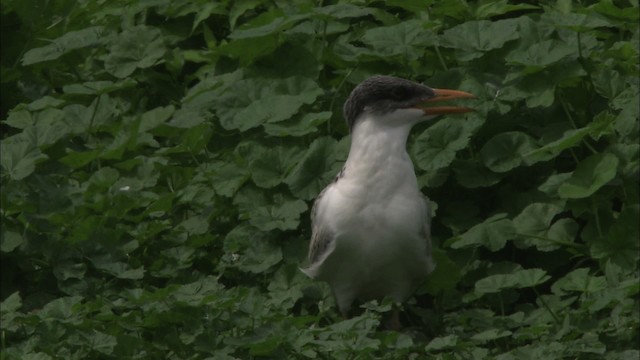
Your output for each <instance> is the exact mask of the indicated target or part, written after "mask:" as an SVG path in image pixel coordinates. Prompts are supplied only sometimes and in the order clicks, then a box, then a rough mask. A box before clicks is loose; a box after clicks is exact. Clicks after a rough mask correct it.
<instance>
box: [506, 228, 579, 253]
mask: <svg viewBox="0 0 640 360" xmlns="http://www.w3.org/2000/svg"><path fill="white" fill-rule="evenodd" d="M516 235H517V236H523V237H529V238H533V239H537V240H542V241H547V242H550V243H554V244H557V245H564V246H567V247H572V248H575V249H578V250H579V251H580V252H581V253H586V246H585V245H582V244H576V243H574V242H570V241H565V240H557V239H550V238H547V237H544V236H538V235H533V234H524V233H516Z"/></svg>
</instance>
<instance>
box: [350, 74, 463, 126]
mask: <svg viewBox="0 0 640 360" xmlns="http://www.w3.org/2000/svg"><path fill="white" fill-rule="evenodd" d="M473 97H474V96H473V95H471V94H469V93H467V92H464V91H458V90H446V89H432V88H430V87H428V86H426V85H422V84H419V83H417V82H414V81H410V80H405V79H401V78H397V77H393V76H383V75H376V76H372V77H370V78H368V79H367V80H365V81H363V82H361V83H360V84H359V85H358V86H356V87H355V89H353V91H352V92H351V95H349V98H348V99H347V101H346V102H345V104H344V108H343V111H344V117H345V120H346V121H347V124H348V125H349V130H353V127H354V125H355V123H356V122H357V120H358V119H359V118H360V117H361V116H362V115H363V114H367V113H368V114H372V115H385V114H389V113H392V112H402V113H403V114H402V115H401V117H402V118H405V119H408V120H410V121H414V122H418V121H420V120H426V119H430V118H433V117H436V116H438V115H444V114H452V113H464V112H469V111H472V109H470V108H467V107H459V106H429V105H430V104H431V103H433V102H438V101H445V100H453V99H460V98H473Z"/></svg>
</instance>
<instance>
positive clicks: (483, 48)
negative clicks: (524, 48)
mask: <svg viewBox="0 0 640 360" xmlns="http://www.w3.org/2000/svg"><path fill="white" fill-rule="evenodd" d="M517 24H518V20H516V19H507V20H498V21H487V20H479V21H467V22H465V23H463V24H461V25H458V26H455V27H453V28H450V29H447V30H445V32H444V34H443V35H442V37H441V40H440V43H441V44H442V46H445V47H450V48H455V49H458V50H460V53H459V54H458V59H459V60H460V61H469V60H473V59H476V58H479V57H481V56H483V55H484V53H486V52H487V51H490V50H494V49H500V48H501V47H503V46H504V44H505V43H507V42H509V41H512V40H516V39H518V32H517V31H516V29H517Z"/></svg>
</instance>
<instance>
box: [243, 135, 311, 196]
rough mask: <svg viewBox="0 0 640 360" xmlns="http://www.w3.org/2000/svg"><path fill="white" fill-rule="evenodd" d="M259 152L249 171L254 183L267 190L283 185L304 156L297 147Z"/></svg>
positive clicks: (260, 150) (262, 149) (266, 149)
mask: <svg viewBox="0 0 640 360" xmlns="http://www.w3.org/2000/svg"><path fill="white" fill-rule="evenodd" d="M258 151H259V153H258V154H256V155H255V158H254V159H253V160H252V161H251V163H250V164H249V170H250V171H251V179H252V180H253V182H254V183H255V184H256V185H258V186H260V187H262V188H266V189H268V188H272V187H274V186H277V185H278V184H280V183H282V182H283V181H284V179H285V178H286V176H287V175H288V174H289V172H290V171H291V169H292V168H293V167H294V166H295V165H296V164H297V163H298V161H299V160H300V158H301V157H302V156H303V154H304V151H302V149H301V148H299V147H296V146H293V147H289V148H286V147H284V146H277V147H274V148H262V147H261V148H259V149H258Z"/></svg>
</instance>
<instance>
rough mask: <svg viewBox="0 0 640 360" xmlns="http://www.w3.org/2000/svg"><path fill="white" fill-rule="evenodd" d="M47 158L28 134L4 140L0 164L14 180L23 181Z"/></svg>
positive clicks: (1, 147)
mask: <svg viewBox="0 0 640 360" xmlns="http://www.w3.org/2000/svg"><path fill="white" fill-rule="evenodd" d="M46 158H47V156H46V155H44V154H43V153H42V152H40V149H38V147H37V144H36V143H35V142H34V139H33V138H32V137H29V136H28V135H27V134H26V133H21V134H17V135H14V136H11V137H8V138H5V139H2V144H1V145H0V163H1V164H2V168H3V169H4V171H6V173H7V174H8V175H9V177H10V178H11V179H13V180H22V179H24V178H26V177H27V176H29V175H31V174H32V173H33V172H34V171H35V169H36V164H37V163H39V162H41V161H42V160H44V159H46Z"/></svg>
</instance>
